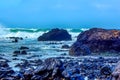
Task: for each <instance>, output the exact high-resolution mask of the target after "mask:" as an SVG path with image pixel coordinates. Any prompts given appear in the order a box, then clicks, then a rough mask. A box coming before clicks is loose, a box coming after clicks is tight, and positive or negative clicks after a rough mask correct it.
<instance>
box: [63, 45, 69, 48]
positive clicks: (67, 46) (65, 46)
mask: <svg viewBox="0 0 120 80" xmlns="http://www.w3.org/2000/svg"><path fill="white" fill-rule="evenodd" d="M62 48H63V49H69V48H70V46H69V45H63V46H62Z"/></svg>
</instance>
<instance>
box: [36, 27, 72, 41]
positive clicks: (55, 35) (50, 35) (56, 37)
mask: <svg viewBox="0 0 120 80" xmlns="http://www.w3.org/2000/svg"><path fill="white" fill-rule="evenodd" d="M62 40H66V41H67V40H72V39H71V35H70V34H69V33H68V32H67V31H66V30H64V29H58V28H56V29H52V30H51V31H49V32H47V33H44V34H43V35H42V36H40V37H38V41H62Z"/></svg>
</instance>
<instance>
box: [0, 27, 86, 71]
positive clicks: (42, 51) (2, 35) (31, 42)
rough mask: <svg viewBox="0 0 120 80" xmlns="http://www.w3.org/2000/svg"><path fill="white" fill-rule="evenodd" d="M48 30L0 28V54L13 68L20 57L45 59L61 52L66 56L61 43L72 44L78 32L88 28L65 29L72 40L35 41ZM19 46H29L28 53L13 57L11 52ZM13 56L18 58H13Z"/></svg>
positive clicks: (56, 55) (19, 60) (66, 51)
mask: <svg viewBox="0 0 120 80" xmlns="http://www.w3.org/2000/svg"><path fill="white" fill-rule="evenodd" d="M49 30H50V29H33V28H31V29H28V28H3V27H2V28H0V55H3V57H4V58H6V59H8V60H10V62H9V65H10V66H11V67H13V68H14V69H15V70H18V68H15V67H14V66H15V65H16V64H17V63H20V62H21V60H22V59H27V60H29V59H30V60H31V59H46V58H49V57H61V56H62V55H63V54H66V55H65V56H66V57H68V56H69V55H68V50H67V49H61V47H62V45H65V44H67V45H69V46H70V45H72V44H73V43H74V42H75V40H76V38H77V36H78V34H80V33H81V32H82V31H85V30H88V29H87V28H81V29H69V28H68V29H66V30H67V31H68V32H69V33H70V34H71V35H72V41H58V42H51V41H37V38H38V37H39V36H41V35H42V34H43V33H46V32H48V31H49ZM8 37H22V38H23V40H20V41H19V42H18V43H12V41H11V39H9V38H8ZM52 43H56V44H52ZM21 46H27V47H29V50H27V52H28V54H29V55H19V56H17V57H14V56H13V52H14V51H15V50H19V48H20V47H21ZM33 56H34V58H33ZM14 58H18V60H13V59H14Z"/></svg>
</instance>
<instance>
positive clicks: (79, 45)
mask: <svg viewBox="0 0 120 80" xmlns="http://www.w3.org/2000/svg"><path fill="white" fill-rule="evenodd" d="M104 52H114V53H119V52H120V30H106V29H101V28H92V29H90V30H87V31H84V32H82V33H80V34H79V36H78V37H77V41H76V42H75V43H74V44H73V45H72V46H71V49H70V52H69V54H70V55H77V56H78V55H88V54H90V53H104Z"/></svg>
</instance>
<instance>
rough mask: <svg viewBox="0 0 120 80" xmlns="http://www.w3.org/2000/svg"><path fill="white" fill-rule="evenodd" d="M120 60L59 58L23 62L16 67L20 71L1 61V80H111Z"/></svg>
mask: <svg viewBox="0 0 120 80" xmlns="http://www.w3.org/2000/svg"><path fill="white" fill-rule="evenodd" d="M119 60H120V58H103V57H99V58H91V57H89V58H82V59H79V58H70V57H67V58H66V57H62V59H60V58H59V57H54V58H47V59H45V60H40V59H38V60H22V63H19V64H17V65H16V67H19V68H20V70H19V71H14V70H13V69H12V68H10V67H9V65H8V63H7V61H4V60H3V59H1V60H0V79H1V80H85V79H84V78H85V77H88V80H94V79H96V78H97V79H99V80H103V79H104V80H110V79H111V75H113V74H112V73H114V72H113V70H114V68H115V65H116V63H117V62H118V61H119ZM118 80H119V79H118Z"/></svg>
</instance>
